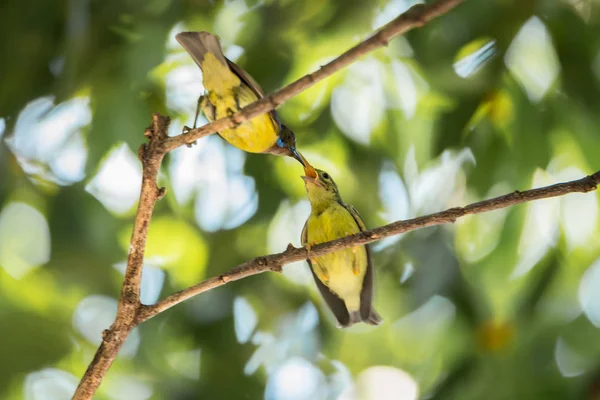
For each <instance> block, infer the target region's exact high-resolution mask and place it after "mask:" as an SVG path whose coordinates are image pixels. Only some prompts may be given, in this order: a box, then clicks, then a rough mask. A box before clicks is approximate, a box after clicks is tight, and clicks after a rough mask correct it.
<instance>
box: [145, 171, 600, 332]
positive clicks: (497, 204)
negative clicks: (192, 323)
mask: <svg viewBox="0 0 600 400" xmlns="http://www.w3.org/2000/svg"><path fill="white" fill-rule="evenodd" d="M599 184H600V171H598V172H596V173H595V174H593V175H589V176H586V177H585V178H581V179H578V180H576V181H571V182H565V183H558V184H556V185H551V186H546V187H542V188H538V189H531V190H527V191H524V192H520V191H515V192H512V193H509V194H506V195H504V196H499V197H494V198H492V199H489V200H484V201H480V202H478V203H473V204H469V205H468V206H465V207H455V208H450V209H448V210H446V211H441V212H438V213H435V214H431V215H426V216H423V217H418V218H413V219H408V220H405V221H396V222H393V223H391V224H388V225H384V226H381V227H379V228H375V229H371V230H368V231H364V232H361V233H357V234H355V235H351V236H346V237H344V238H340V239H336V240H332V241H330V242H326V243H321V244H319V245H316V246H313V247H311V249H310V257H316V256H322V255H324V254H327V253H331V252H334V251H336V250H341V249H345V248H347V247H353V246H357V245H363V244H368V243H372V242H375V241H378V240H381V239H384V238H386V237H389V236H394V235H398V234H401V233H405V232H410V231H414V230H417V229H422V228H426V227H429V226H435V225H442V224H449V223H453V222H455V221H456V220H457V219H458V218H461V217H464V216H466V215H470V214H481V213H484V212H488V211H493V210H498V209H500V208H506V207H509V206H512V205H515V204H521V203H527V202H530V201H534V200H540V199H546V198H549V197H558V196H563V195H565V194H568V193H577V192H579V193H586V192H590V191H592V190H596V188H597V186H598V185H599ZM308 255H309V253H308V250H307V249H306V247H301V248H295V247H294V246H292V245H291V244H290V245H289V246H288V248H287V249H286V250H285V251H284V252H282V253H276V254H270V255H268V256H263V257H258V258H255V259H254V260H251V261H248V262H245V263H244V264H240V265H238V266H237V267H234V268H232V269H231V270H229V271H228V272H226V273H224V274H222V275H219V276H217V277H214V278H210V279H208V280H206V281H204V282H201V283H199V284H197V285H195V286H191V287H189V288H187V289H183V290H181V291H179V292H177V293H174V294H172V295H170V296H168V297H166V298H165V299H163V300H161V301H159V302H158V303H156V304H153V305H150V306H147V305H142V307H141V309H140V312H139V313H138V317H137V323H138V324H139V323H142V322H144V321H146V320H148V319H150V318H152V317H154V316H155V315H157V314H160V313H161V312H163V311H165V310H168V309H169V308H171V307H173V306H175V305H177V304H179V303H181V302H183V301H185V300H187V299H189V298H191V297H194V296H196V295H198V294H200V293H204V292H206V291H209V290H212V289H214V288H217V287H219V286H223V285H225V284H226V283H229V282H232V281H237V280H239V279H243V278H246V277H249V276H252V275H256V274H260V273H263V272H266V271H277V272H279V271H281V268H282V267H283V266H284V265H286V264H289V263H292V262H295V261H302V260H306V259H307V258H308Z"/></svg>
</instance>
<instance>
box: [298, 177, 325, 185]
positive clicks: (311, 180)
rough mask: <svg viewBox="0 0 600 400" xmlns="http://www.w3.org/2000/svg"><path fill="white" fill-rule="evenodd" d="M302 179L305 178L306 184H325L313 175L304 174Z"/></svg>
mask: <svg viewBox="0 0 600 400" xmlns="http://www.w3.org/2000/svg"><path fill="white" fill-rule="evenodd" d="M301 178H302V179H304V184H305V185H309V184H310V185H314V186H319V187H323V184H322V183H321V182H319V181H318V180H317V178H313V177H312V176H302V177H301Z"/></svg>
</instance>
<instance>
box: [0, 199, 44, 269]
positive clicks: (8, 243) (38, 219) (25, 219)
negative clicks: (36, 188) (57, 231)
mask: <svg viewBox="0 0 600 400" xmlns="http://www.w3.org/2000/svg"><path fill="white" fill-rule="evenodd" d="M49 260H50V228H49V227H48V222H47V221H46V217H44V215H42V213H40V212H39V211H38V210H37V209H35V208H33V207H31V206H30V205H28V204H25V203H18V202H13V203H9V204H8V205H7V206H6V207H4V208H3V209H2V212H1V213H0V267H2V268H4V270H5V271H6V272H7V273H8V274H9V275H10V276H12V277H13V278H15V279H20V278H22V277H23V276H25V275H26V274H27V273H28V272H29V271H31V270H33V269H35V268H37V267H39V266H41V265H43V264H45V263H47V262H48V261H49Z"/></svg>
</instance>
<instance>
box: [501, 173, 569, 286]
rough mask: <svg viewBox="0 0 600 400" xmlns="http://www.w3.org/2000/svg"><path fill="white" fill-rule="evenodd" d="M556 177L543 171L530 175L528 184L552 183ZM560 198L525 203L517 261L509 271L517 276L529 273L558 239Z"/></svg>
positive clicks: (537, 185)
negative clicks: (530, 178)
mask: <svg viewBox="0 0 600 400" xmlns="http://www.w3.org/2000/svg"><path fill="white" fill-rule="evenodd" d="M554 183H556V180H555V179H554V178H553V177H552V176H551V175H550V174H548V173H547V172H546V171H544V170H541V169H538V170H536V171H535V173H534V174H533V182H532V185H531V187H533V188H537V187H541V186H547V185H552V184H554ZM559 212H560V199H558V198H555V199H543V200H538V201H535V202H532V203H529V204H527V214H526V216H525V224H524V226H523V231H522V232H521V239H520V240H519V246H518V248H517V253H518V259H519V261H518V263H517V265H516V267H515V269H514V271H513V273H512V277H513V278H519V277H521V276H523V275H525V274H526V273H528V272H529V271H530V270H531V269H532V268H533V267H534V266H535V265H536V264H537V263H538V262H539V261H540V260H541V259H542V258H543V257H544V255H546V253H547V252H548V250H549V249H550V248H552V247H554V246H555V245H556V241H557V240H558V233H559V232H558V220H559V218H558V217H559Z"/></svg>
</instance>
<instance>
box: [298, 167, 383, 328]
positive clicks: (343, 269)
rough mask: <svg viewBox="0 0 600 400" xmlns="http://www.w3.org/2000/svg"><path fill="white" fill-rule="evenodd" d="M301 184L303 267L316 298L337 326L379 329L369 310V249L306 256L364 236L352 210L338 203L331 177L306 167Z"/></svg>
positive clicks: (371, 274) (377, 318)
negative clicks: (306, 210)
mask: <svg viewBox="0 0 600 400" xmlns="http://www.w3.org/2000/svg"><path fill="white" fill-rule="evenodd" d="M304 170H305V174H306V176H303V177H302V179H304V184H305V187H306V192H307V195H308V199H309V201H310V205H311V212H310V215H309V217H308V219H307V220H306V223H305V224H304V228H303V229H302V239H301V241H302V245H303V246H307V249H308V251H309V258H308V260H307V261H308V265H309V267H310V270H311V272H312V275H313V278H314V280H315V283H316V285H317V288H318V289H319V292H320V293H321V296H322V297H323V299H324V300H325V302H326V303H327V305H328V306H329V308H330V309H331V311H332V312H333V315H334V316H335V318H336V320H337V322H338V326H339V327H343V328H346V327H349V326H351V325H353V324H355V323H358V322H365V323H367V324H370V325H379V324H380V323H381V322H382V319H381V317H380V316H379V314H378V313H377V311H375V309H374V308H373V305H372V302H373V280H374V270H373V262H372V257H371V250H370V248H369V246H368V245H362V246H356V247H354V248H347V249H342V250H337V251H334V252H332V253H329V254H325V255H322V256H317V257H311V256H310V247H311V246H314V245H316V244H319V243H323V242H328V241H331V240H335V239H339V238H341V237H344V236H348V235H351V234H355V233H358V232H362V231H365V230H366V229H367V228H366V226H365V223H364V222H363V220H362V218H361V217H360V215H359V214H358V211H356V209H355V208H354V207H353V206H351V205H349V204H345V203H344V202H343V201H342V197H341V196H340V192H339V190H338V187H337V185H336V184H335V182H334V180H333V178H332V177H331V175H329V174H328V173H327V172H325V171H322V170H319V169H315V168H313V167H312V166H311V165H310V164H309V163H306V165H305V167H304Z"/></svg>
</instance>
